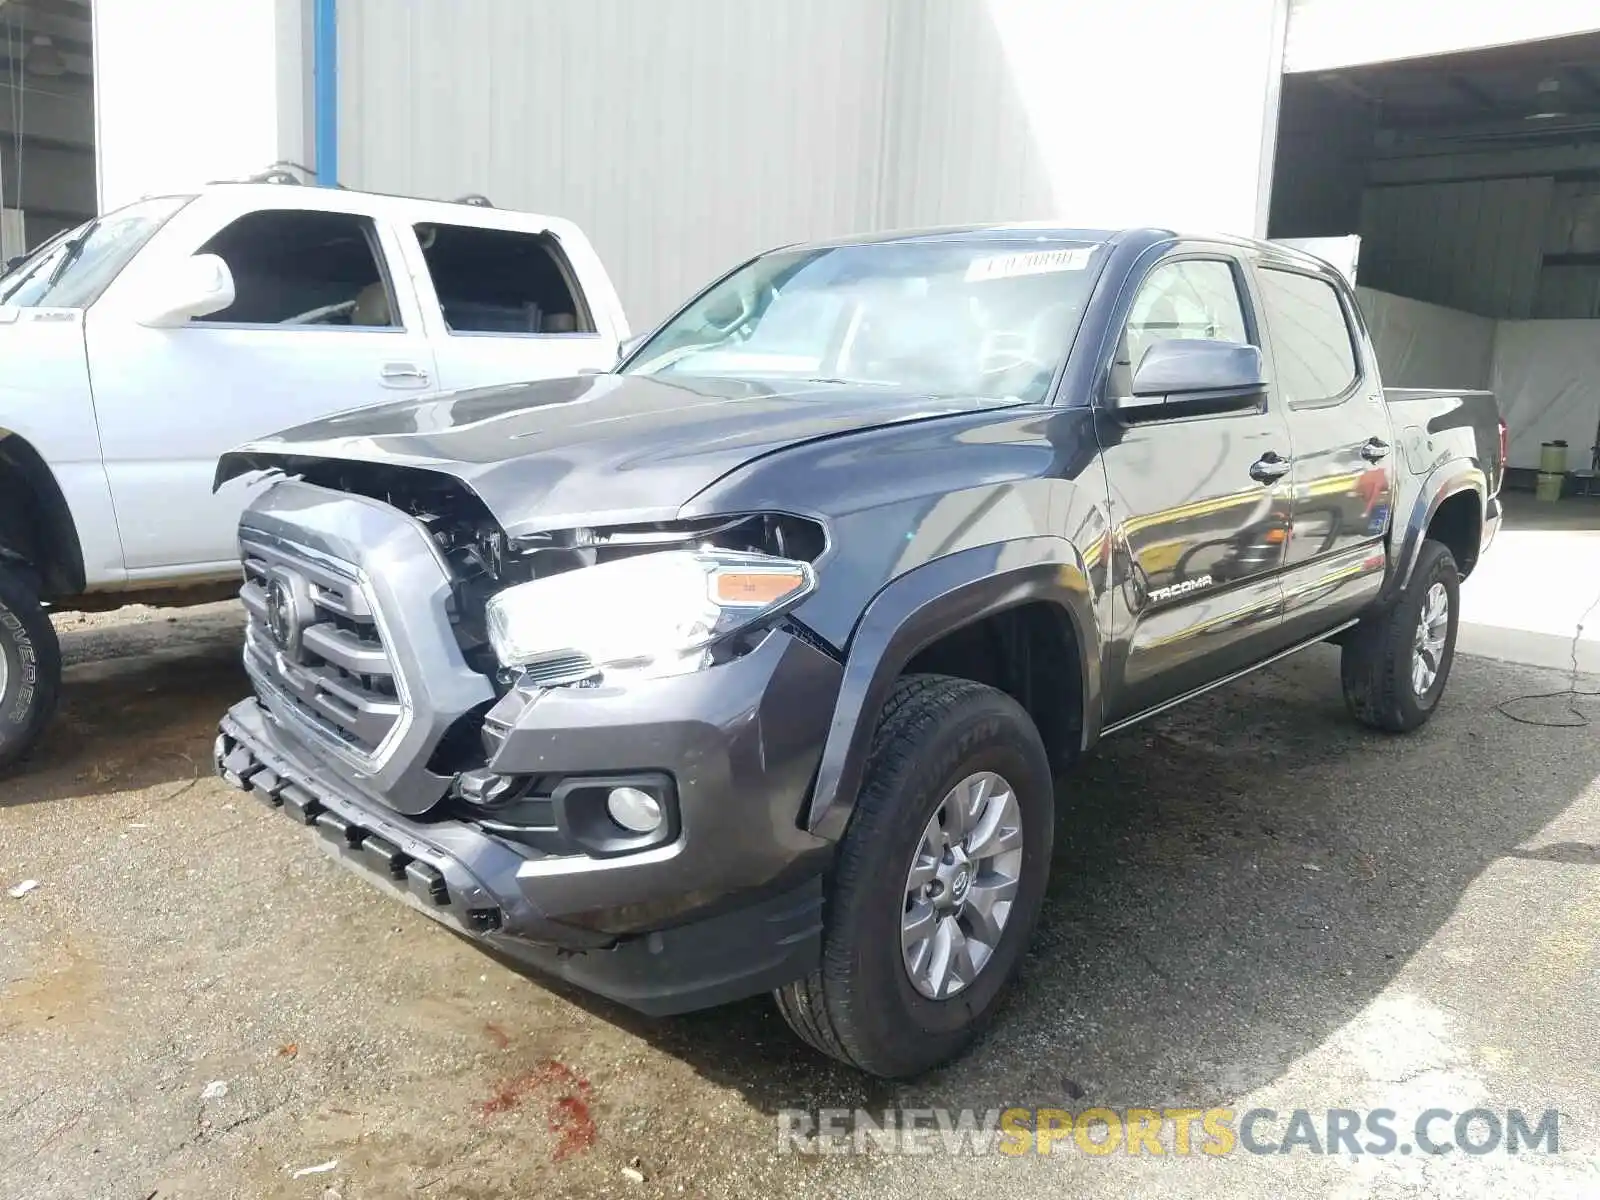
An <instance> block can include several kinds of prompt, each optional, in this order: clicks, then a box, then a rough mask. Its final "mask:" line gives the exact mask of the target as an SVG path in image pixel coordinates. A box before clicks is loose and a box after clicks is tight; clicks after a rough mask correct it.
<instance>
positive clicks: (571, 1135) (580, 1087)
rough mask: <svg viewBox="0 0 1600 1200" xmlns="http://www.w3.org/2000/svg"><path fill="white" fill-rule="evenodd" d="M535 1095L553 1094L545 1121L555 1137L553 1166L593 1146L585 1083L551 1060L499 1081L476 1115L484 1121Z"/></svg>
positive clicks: (575, 1073)
mask: <svg viewBox="0 0 1600 1200" xmlns="http://www.w3.org/2000/svg"><path fill="white" fill-rule="evenodd" d="M537 1092H547V1093H548V1092H554V1093H556V1095H555V1097H554V1098H553V1099H552V1100H551V1102H550V1107H549V1110H548V1113H547V1120H548V1124H549V1128H550V1132H551V1133H553V1134H555V1135H556V1148H555V1153H554V1154H553V1155H552V1157H553V1158H554V1159H555V1160H556V1161H557V1162H560V1161H561V1160H562V1159H564V1158H570V1157H571V1156H572V1155H574V1154H582V1153H583V1152H584V1151H586V1150H588V1149H589V1147H591V1146H593V1145H594V1140H595V1135H596V1133H597V1130H596V1129H595V1124H594V1117H593V1116H592V1115H591V1114H590V1112H589V1101H588V1095H589V1081H588V1080H587V1079H584V1078H583V1077H582V1076H580V1075H579V1074H578V1073H577V1072H576V1071H574V1070H573V1069H572V1068H571V1067H569V1066H567V1065H566V1063H563V1062H557V1061H556V1060H555V1059H553V1058H551V1059H546V1060H545V1061H544V1062H542V1063H540V1064H539V1065H538V1066H537V1067H535V1068H534V1069H533V1070H531V1071H524V1072H522V1073H521V1074H520V1075H513V1076H511V1078H509V1079H506V1080H502V1081H501V1083H500V1085H499V1086H498V1087H497V1088H495V1090H494V1094H493V1095H491V1096H490V1097H489V1098H488V1099H487V1100H485V1101H483V1102H482V1103H481V1104H479V1105H478V1111H479V1113H480V1114H482V1115H483V1116H484V1117H486V1118H487V1117H493V1116H497V1115H499V1114H500V1113H506V1112H510V1111H511V1110H512V1109H514V1108H516V1107H518V1106H519V1105H520V1104H521V1103H522V1102H523V1101H524V1100H526V1099H527V1098H528V1097H529V1096H532V1095H534V1094H535V1093H537Z"/></svg>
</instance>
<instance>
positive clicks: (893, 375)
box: [622, 236, 1099, 403]
mask: <svg viewBox="0 0 1600 1200" xmlns="http://www.w3.org/2000/svg"><path fill="white" fill-rule="evenodd" d="M1098 249H1099V247H1098V246H1095V245H1092V244H1087V243H1083V242H1066V241H1060V240H1057V239H1053V238H1037V237H1033V238H1025V237H1021V236H1019V237H1018V238H1017V239H1016V240H1015V241H1014V242H1012V241H1001V242H996V241H994V240H990V239H985V240H983V241H978V240H976V239H965V240H957V239H928V240H922V241H903V242H878V243H869V244H866V245H854V246H839V247H833V248H823V249H812V250H783V251H777V252H775V253H772V254H767V255H763V256H762V257H761V258H758V259H756V260H755V261H754V262H751V263H749V264H747V265H746V266H744V267H742V268H740V269H739V270H738V271H736V272H734V273H733V274H732V275H730V276H729V277H728V278H727V279H724V280H723V281H722V282H721V283H719V284H717V285H716V286H714V287H712V288H711V289H710V290H709V291H707V292H706V293H705V294H704V295H703V296H701V297H699V298H698V299H697V300H695V301H694V302H693V303H692V304H690V305H689V307H688V308H686V309H684V310H683V311H682V312H680V313H679V314H678V315H677V316H676V317H674V318H673V319H672V320H671V321H669V322H668V323H667V324H666V325H665V326H663V327H662V328H661V329H660V330H659V331H658V332H657V333H656V334H655V336H654V337H652V338H651V339H650V340H649V341H648V342H646V343H645V344H644V345H643V346H641V347H640V348H639V350H638V351H636V352H635V353H634V354H633V355H632V357H631V358H630V359H629V360H628V362H627V364H626V365H625V366H623V368H622V373H623V374H629V375H662V376H672V375H716V376H727V375H734V376H739V377H741V378H776V379H796V380H822V381H826V382H845V383H853V384H862V385H868V386H883V387H895V388H904V389H914V390H916V391H919V392H927V393H930V394H934V395H942V396H983V397H993V398H1016V399H1020V400H1023V401H1024V402H1028V403H1034V402H1038V401H1040V400H1042V399H1043V398H1044V396H1045V393H1046V392H1047V391H1048V390H1049V387H1050V381H1051V379H1052V378H1053V377H1054V375H1055V372H1056V367H1057V366H1058V365H1059V364H1060V362H1061V360H1062V359H1063V358H1065V356H1066V353H1067V351H1068V350H1069V349H1070V348H1071V345H1072V339H1073V336H1074V335H1075V334H1076V332H1077V328H1078V322H1079V319H1080V318H1081V317H1082V314H1083V307H1084V304H1085V302H1086V301H1087V300H1088V296H1089V289H1090V287H1091V285H1092V284H1093V282H1094V275H1095V274H1096V273H1097V270H1098V265H1099V259H1098V257H1097V255H1096V251H1097V250H1098Z"/></svg>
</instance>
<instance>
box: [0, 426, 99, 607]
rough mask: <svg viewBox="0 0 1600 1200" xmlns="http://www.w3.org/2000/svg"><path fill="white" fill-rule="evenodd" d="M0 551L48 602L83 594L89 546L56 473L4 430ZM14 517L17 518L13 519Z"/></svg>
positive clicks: (1, 437) (1, 435)
mask: <svg viewBox="0 0 1600 1200" xmlns="http://www.w3.org/2000/svg"><path fill="white" fill-rule="evenodd" d="M0 498H3V499H4V502H5V503H4V505H0V552H5V551H9V553H10V555H12V556H14V557H17V558H20V559H22V560H23V561H24V562H26V563H27V564H28V565H29V566H31V567H32V568H33V570H34V571H35V572H36V573H37V574H38V576H39V582H40V584H41V591H42V592H43V594H44V595H45V596H47V597H53V596H72V595H77V594H78V593H80V592H82V591H83V588H84V566H83V547H82V546H81V544H80V543H79V541H78V529H77V526H76V525H75V524H74V523H73V520H72V510H71V508H70V507H69V506H68V504H67V498H66V496H65V494H64V493H63V492H62V491H61V485H60V484H59V483H58V482H57V481H56V477H55V473H54V472H53V471H51V469H50V467H49V465H48V464H47V463H46V462H45V461H44V458H43V456H42V455H40V453H39V452H38V451H37V450H35V449H34V448H33V445H32V444H31V443H29V442H28V441H27V439H26V438H23V437H22V436H21V435H19V434H15V433H12V432H10V431H9V430H7V429H5V428H0ZM13 514H14V515H13Z"/></svg>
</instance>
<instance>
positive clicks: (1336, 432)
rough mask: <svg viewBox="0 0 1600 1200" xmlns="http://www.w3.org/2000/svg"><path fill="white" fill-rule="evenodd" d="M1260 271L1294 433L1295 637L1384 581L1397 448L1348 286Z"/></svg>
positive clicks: (1340, 616) (1365, 600)
mask: <svg viewBox="0 0 1600 1200" xmlns="http://www.w3.org/2000/svg"><path fill="white" fill-rule="evenodd" d="M1256 279H1257V281H1258V283H1259V286H1260V291H1261V305H1262V311H1263V314H1264V316H1265V322H1266V327H1267V331H1268V333H1269V334H1270V335H1271V339H1270V340H1271V343H1272V357H1273V362H1274V368H1275V376H1276V379H1277V383H1278V397H1279V400H1280V401H1281V404H1282V407H1283V410H1284V413H1285V414H1286V416H1287V419H1288V421H1289V436H1290V438H1291V439H1292V440H1293V443H1294V472H1293V481H1294V509H1293V523H1292V531H1291V533H1290V535H1289V543H1288V548H1287V551H1286V553H1285V558H1284V575H1283V591H1284V624H1285V629H1286V631H1287V632H1288V634H1289V635H1290V637H1291V639H1292V640H1294V641H1299V640H1302V639H1303V638H1309V637H1313V636H1315V635H1316V634H1317V633H1319V632H1322V631H1325V630H1327V629H1331V628H1332V627H1333V626H1335V625H1337V624H1340V623H1341V622H1344V621H1348V620H1351V619H1353V618H1354V617H1355V616H1356V615H1357V614H1359V613H1360V611H1361V610H1362V609H1363V608H1364V607H1366V605H1367V604H1369V603H1370V602H1371V601H1372V600H1373V599H1374V598H1375V597H1376V596H1377V594H1378V592H1379V590H1380V589H1381V588H1382V586H1383V576H1384V567H1385V565H1386V563H1387V559H1386V557H1385V555H1384V547H1383V537H1384V531H1385V530H1386V529H1387V528H1388V522H1389V510H1390V507H1391V506H1392V504H1393V502H1394V474H1393V471H1394V465H1393V464H1394V456H1395V454H1396V453H1397V451H1395V450H1394V449H1393V448H1392V447H1391V446H1390V444H1389V443H1390V440H1391V438H1392V437H1393V435H1392V434H1391V433H1390V425H1389V414H1388V409H1387V408H1386V406H1385V404H1384V399H1383V387H1382V384H1381V383H1380V382H1379V380H1378V372H1377V367H1376V364H1375V363H1364V362H1363V361H1362V354H1361V352H1360V350H1359V347H1360V346H1362V345H1363V344H1364V343H1363V341H1362V340H1361V339H1360V337H1359V336H1358V329H1359V326H1357V324H1356V316H1355V310H1354V305H1353V304H1352V303H1351V301H1350V299H1349V293H1348V292H1347V291H1345V290H1344V289H1342V288H1341V287H1340V286H1339V285H1338V284H1337V283H1336V282H1335V280H1334V279H1333V278H1332V277H1331V275H1322V274H1315V273H1313V272H1311V271H1310V270H1307V269H1306V268H1305V267H1303V266H1300V265H1299V264H1293V265H1290V264H1284V265H1282V266H1274V265H1269V264H1268V263H1267V262H1262V263H1260V264H1258V270H1257V272H1256Z"/></svg>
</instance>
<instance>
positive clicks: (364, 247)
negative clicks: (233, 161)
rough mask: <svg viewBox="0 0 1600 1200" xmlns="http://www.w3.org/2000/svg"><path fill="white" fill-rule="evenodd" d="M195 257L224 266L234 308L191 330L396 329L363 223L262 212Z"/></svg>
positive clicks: (352, 218) (370, 230)
mask: <svg viewBox="0 0 1600 1200" xmlns="http://www.w3.org/2000/svg"><path fill="white" fill-rule="evenodd" d="M199 252H200V253H202V254H215V255H217V256H218V257H220V258H221V259H222V261H223V262H225V263H227V264H228V270H229V271H231V272H232V273H233V288H234V301H233V303H232V304H230V305H229V306H228V307H227V308H224V309H221V310H220V311H218V312H214V313H210V314H209V315H207V316H203V317H194V318H191V321H192V323H195V324H208V323H209V324H218V325H295V326H323V325H332V326H341V327H361V328H368V329H398V328H400V317H399V314H398V313H397V312H396V306H395V301H394V293H393V290H392V289H391V288H390V287H389V284H388V280H387V277H386V273H385V272H384V270H383V259H382V255H381V252H380V250H379V246H378V236H377V230H376V228H375V227H374V226H373V223H372V220H371V218H369V217H362V216H357V215H356V214H354V213H337V212H314V211H308V210H303V209H264V210H262V211H260V212H253V213H247V214H246V215H245V216H242V217H240V218H239V219H238V220H236V221H234V222H233V223H232V224H230V225H228V226H226V227H225V228H224V229H223V230H222V231H221V232H220V233H218V234H216V235H215V236H214V237H213V238H212V239H211V240H210V241H208V242H207V243H206V244H205V245H204V246H202V247H201V248H200V251H199Z"/></svg>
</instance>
